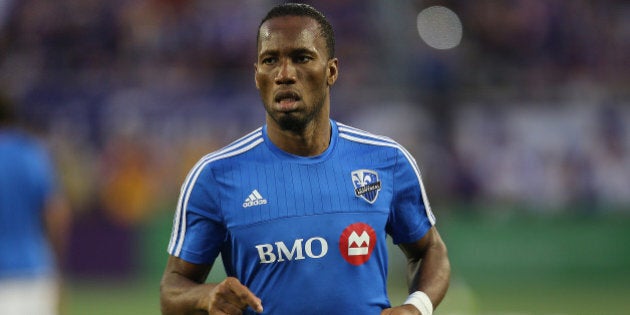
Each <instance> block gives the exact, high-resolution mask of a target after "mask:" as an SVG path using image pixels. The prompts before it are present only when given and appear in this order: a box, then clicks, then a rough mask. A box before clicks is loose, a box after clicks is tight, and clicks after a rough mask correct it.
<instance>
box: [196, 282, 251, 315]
mask: <svg viewBox="0 0 630 315" xmlns="http://www.w3.org/2000/svg"><path fill="white" fill-rule="evenodd" d="M248 306H249V307H251V308H252V309H253V310H254V311H256V312H257V313H262V311H263V307H262V302H261V300H260V298H258V297H257V296H256V295H254V293H252V291H250V290H249V289H248V288H247V287H246V286H244V285H242V284H241V282H240V281H238V279H236V278H234V277H228V278H226V279H225V280H223V281H222V282H221V283H219V284H217V285H216V286H215V287H214V288H213V289H212V291H210V296H209V298H208V314H210V315H240V314H243V310H245V309H246V308H247V307H248Z"/></svg>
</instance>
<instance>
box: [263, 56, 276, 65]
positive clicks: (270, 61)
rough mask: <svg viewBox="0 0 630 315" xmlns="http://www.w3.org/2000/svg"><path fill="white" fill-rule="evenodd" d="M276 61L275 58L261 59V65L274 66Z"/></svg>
mask: <svg viewBox="0 0 630 315" xmlns="http://www.w3.org/2000/svg"><path fill="white" fill-rule="evenodd" d="M277 60H278V59H277V58H275V57H266V58H263V59H262V60H261V63H262V64H264V65H272V64H274V63H275V62H276V61H277Z"/></svg>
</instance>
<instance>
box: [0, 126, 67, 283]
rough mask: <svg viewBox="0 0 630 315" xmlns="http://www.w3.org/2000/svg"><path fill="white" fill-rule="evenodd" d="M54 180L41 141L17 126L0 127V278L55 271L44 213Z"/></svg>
mask: <svg viewBox="0 0 630 315" xmlns="http://www.w3.org/2000/svg"><path fill="white" fill-rule="evenodd" d="M55 182H56V180H55V172H54V169H53V166H52V162H51V160H50V157H49V154H48V152H47V151H46V150H45V149H44V147H43V146H41V144H39V143H38V142H36V141H35V140H34V139H31V138H30V137H28V136H27V135H26V134H23V133H22V132H20V131H17V130H13V129H8V130H2V131H0V278H3V277H30V276H41V275H46V274H50V273H51V272H53V255H52V249H51V248H50V246H49V243H48V241H47V239H46V235H45V232H44V226H43V219H42V216H43V211H44V205H45V203H46V201H47V199H48V198H50V196H51V195H52V194H53V193H54V191H55V189H56V183H55Z"/></svg>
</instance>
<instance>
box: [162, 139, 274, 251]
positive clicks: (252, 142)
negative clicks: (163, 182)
mask: <svg viewBox="0 0 630 315" xmlns="http://www.w3.org/2000/svg"><path fill="white" fill-rule="evenodd" d="M261 130H262V128H258V129H257V130H255V131H253V132H252V133H250V134H248V135H246V136H244V137H242V138H240V139H239V140H237V141H235V142H233V143H232V144H230V145H228V146H226V147H225V148H223V149H221V150H219V151H216V152H214V153H211V154H208V155H206V156H204V157H203V158H202V159H201V160H199V162H197V164H195V166H194V167H193V168H192V170H191V171H190V172H189V173H188V175H187V176H186V179H185V180H184V184H182V187H181V190H180V194H179V199H178V201H177V210H176V212H175V218H174V219H173V230H172V232H171V239H170V241H169V245H168V252H169V254H171V255H173V256H179V255H180V253H181V250H182V246H183V244H184V238H185V236H186V210H187V205H188V201H189V199H190V194H191V192H192V190H193V187H194V185H195V183H196V182H197V178H198V177H199V174H201V171H202V170H203V169H204V168H205V167H206V165H208V164H210V163H212V162H214V161H217V160H221V159H225V158H229V157H232V156H235V155H239V154H241V153H243V152H246V151H249V150H251V149H252V148H254V147H256V146H257V145H258V144H260V143H262V142H263V141H264V140H263V138H262V132H261Z"/></svg>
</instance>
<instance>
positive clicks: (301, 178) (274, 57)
mask: <svg viewBox="0 0 630 315" xmlns="http://www.w3.org/2000/svg"><path fill="white" fill-rule="evenodd" d="M334 56H335V54H334V36H333V30H332V27H331V25H330V24H329V22H328V21H327V20H326V18H325V17H324V16H323V15H322V14H321V13H320V12H318V11H317V10H316V9H314V8H312V7H310V6H307V5H298V4H284V5H279V6H277V7H275V8H273V9H272V10H271V11H270V12H269V13H268V14H267V16H266V17H265V18H264V19H263V21H262V23H261V24H260V27H259V29H258V57H257V61H256V63H255V65H254V66H255V82H256V87H257V89H258V90H259V92H260V96H261V99H262V102H263V104H264V107H265V110H266V123H265V125H263V126H262V127H261V128H259V129H257V130H255V131H253V132H252V133H250V134H248V135H246V136H244V137H243V138H241V139H239V140H237V141H235V142H233V143H232V144H230V145H228V146H227V147H225V148H223V149H221V150H219V151H216V152H214V153H211V154H208V155H207V156H205V157H203V158H202V159H201V160H200V161H199V162H198V163H197V164H196V165H195V166H194V167H193V169H192V170H191V171H190V173H189V174H188V177H187V178H186V180H185V182H184V184H183V185H182V188H181V192H180V198H179V201H178V204H177V210H176V213H175V218H174V225H173V230H172V234H171V240H170V244H169V247H168V252H169V254H170V256H169V259H168V263H167V266H166V270H165V271H164V275H163V278H162V283H161V306H162V313H163V314H206V313H208V314H254V313H263V314H302V315H306V314H389V315H394V314H423V315H429V314H431V313H432V312H433V309H434V308H435V307H436V306H437V305H438V304H439V303H440V302H441V301H442V299H443V298H444V296H445V294H446V291H447V288H448V284H449V278H450V264H449V260H448V256H447V251H446V246H445V244H444V243H443V241H442V239H441V238H440V235H439V234H438V231H437V230H436V228H435V226H434V224H435V218H434V216H433V214H432V212H431V209H430V206H429V203H428V201H427V197H426V194H425V190H424V187H423V185H422V180H421V177H420V173H419V171H418V166H417V165H416V162H415V160H414V159H413V157H412V156H411V155H410V154H409V152H407V151H406V150H405V149H404V148H403V147H401V146H400V145H399V144H398V143H396V142H395V141H393V140H391V139H389V138H387V137H382V136H376V135H373V134H370V133H368V132H366V131H362V130H359V129H356V128H353V127H349V126H346V125H344V124H341V123H338V122H336V121H334V120H332V119H331V118H330V117H329V114H330V89H331V87H332V86H333V84H334V83H335V81H336V80H337V76H338V65H337V63H338V61H337V58H335V57H334ZM386 235H390V236H391V237H392V239H393V241H394V243H395V244H398V245H399V246H400V248H401V249H402V251H403V252H404V253H405V255H406V256H407V257H408V259H409V262H410V263H411V264H412V266H413V267H414V268H412V269H411V271H410V272H411V274H410V285H409V292H410V296H409V298H408V299H407V300H406V301H405V303H404V304H403V305H399V306H395V307H392V306H391V305H390V302H389V299H388V295H387V290H386V280H387V246H386ZM218 255H221V257H222V260H223V264H224V268H225V270H226V273H227V275H228V277H227V278H226V279H225V280H224V281H222V282H220V283H205V281H206V277H207V275H208V273H209V272H210V269H211V268H212V267H213V263H214V261H215V259H216V258H217V257H218Z"/></svg>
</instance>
